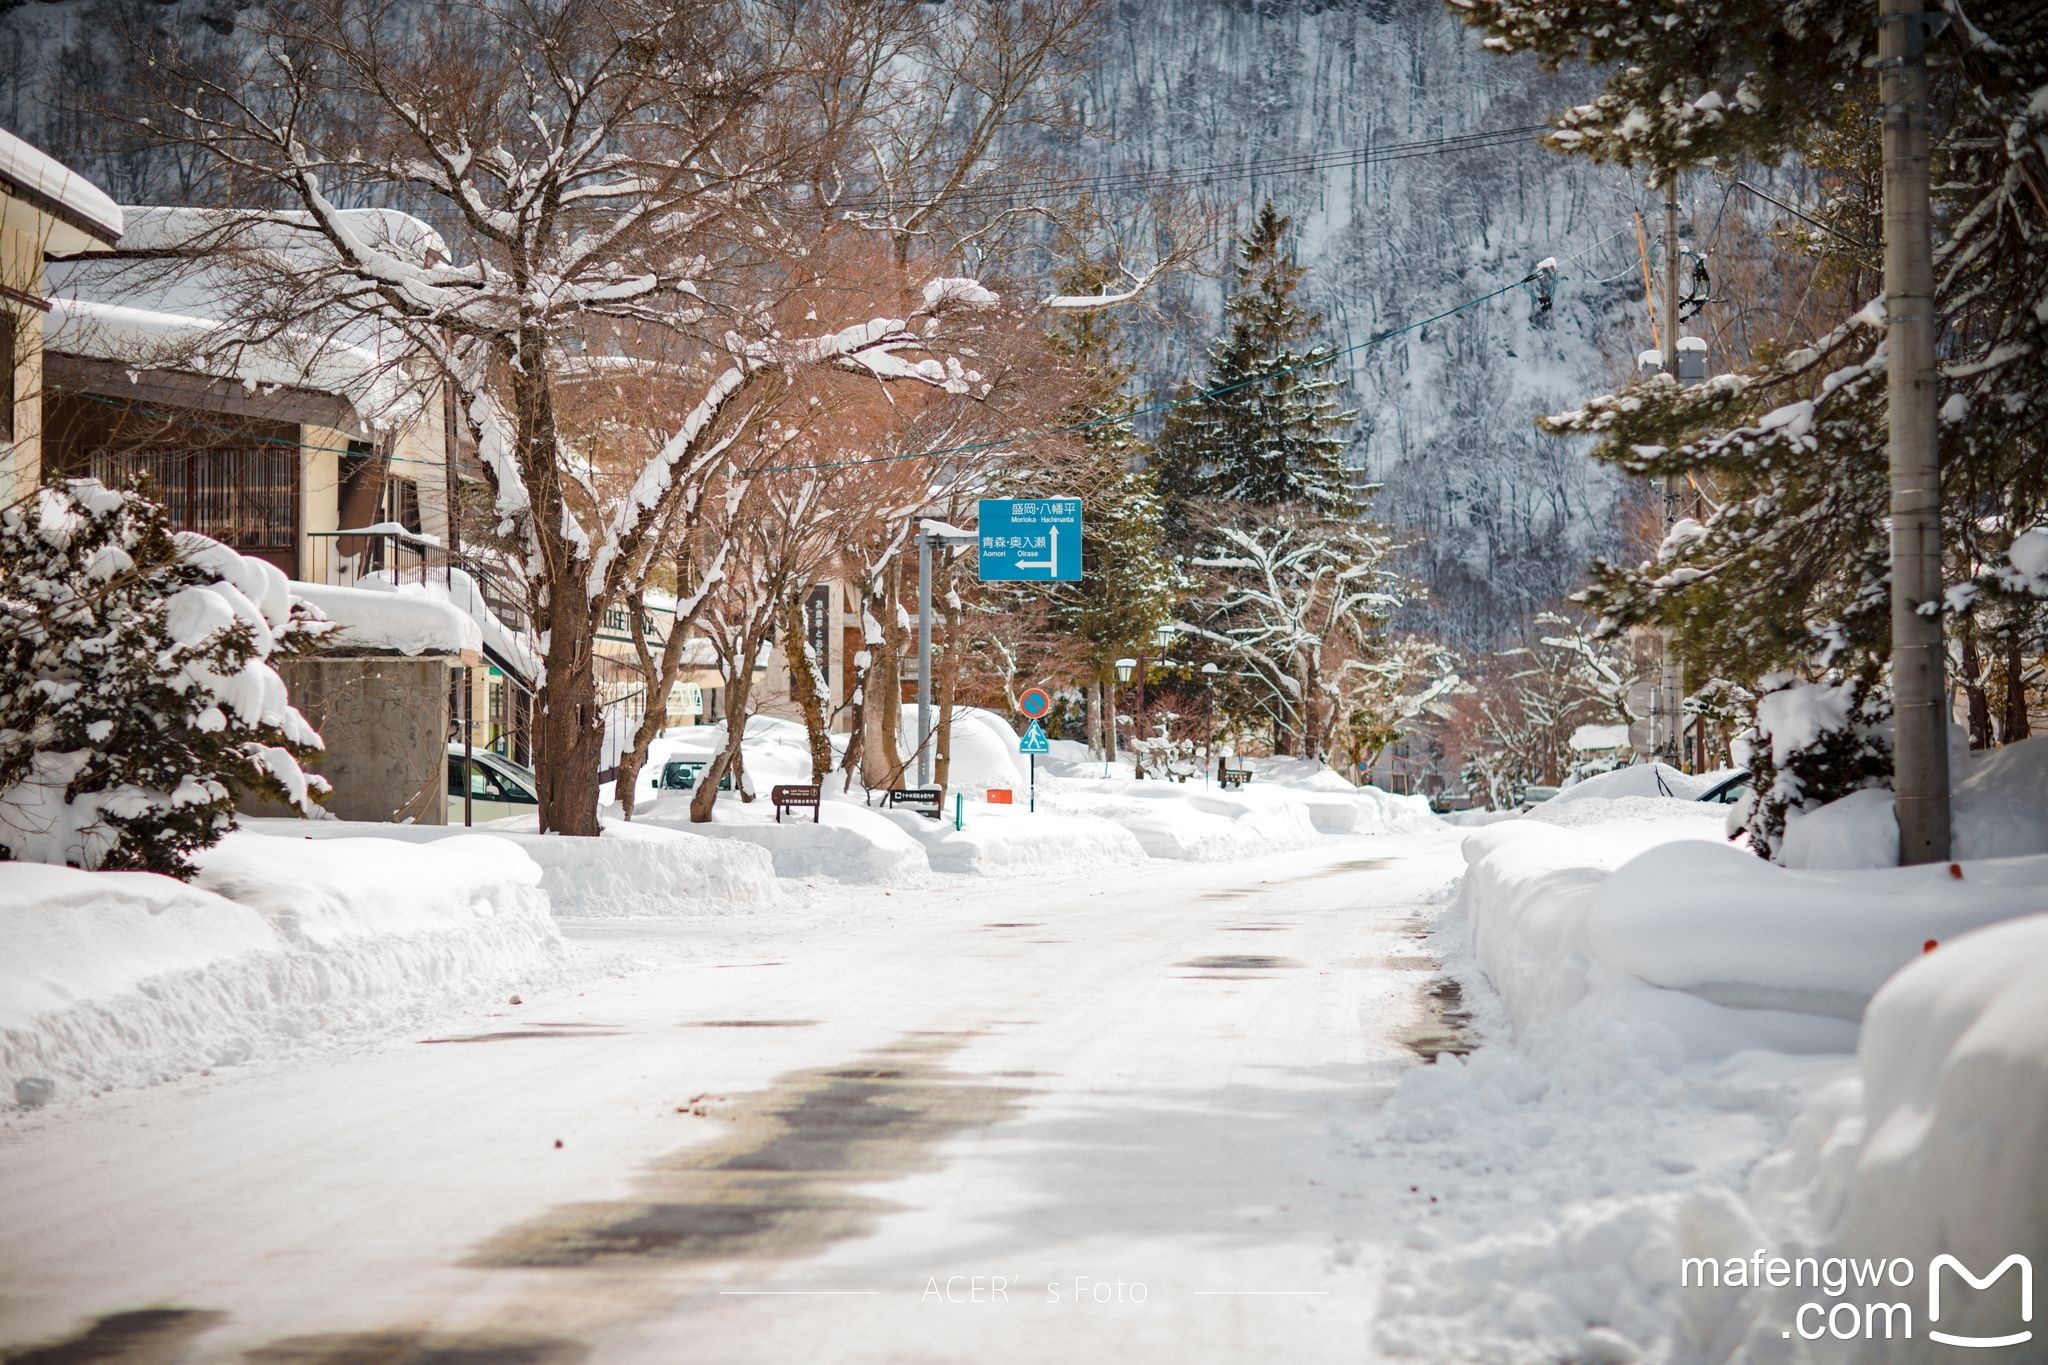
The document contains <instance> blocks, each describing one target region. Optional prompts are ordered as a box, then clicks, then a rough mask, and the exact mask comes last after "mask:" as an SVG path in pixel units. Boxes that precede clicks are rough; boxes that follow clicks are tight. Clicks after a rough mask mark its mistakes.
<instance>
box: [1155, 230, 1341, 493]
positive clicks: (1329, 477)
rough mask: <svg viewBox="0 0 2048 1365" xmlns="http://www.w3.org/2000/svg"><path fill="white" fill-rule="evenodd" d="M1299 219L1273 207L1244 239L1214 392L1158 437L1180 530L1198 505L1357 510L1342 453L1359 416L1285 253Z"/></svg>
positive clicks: (1177, 415)
mask: <svg viewBox="0 0 2048 1365" xmlns="http://www.w3.org/2000/svg"><path fill="white" fill-rule="evenodd" d="M1292 224H1293V220H1292V219H1290V218H1287V217H1285V216H1284V215H1282V214H1281V213H1280V212H1279V210H1277V209H1276V208H1274V207H1273V205H1272V203H1271V202H1270V201H1268V203H1267V204H1266V206H1265V207H1264V208H1263V209H1261V210H1260V212H1259V216H1258V219H1257V220H1256V221H1255V222H1254V223H1253V224H1252V226H1251V228H1250V230H1249V231H1247V232H1246V233H1245V234H1244V235H1243V236H1242V237H1240V238H1239V239H1238V262H1237V276H1236V288H1235V291H1234V292H1233V294H1232V295H1231V298H1230V300H1229V301H1228V302H1227V303H1225V304H1224V307H1223V312H1224V317H1225V319H1226V320H1227V323H1228V327H1227V329H1226V331H1225V332H1224V335H1223V336H1222V337H1220V338H1218V339H1217V341H1216V342H1215V344H1214V345H1213V346H1211V347H1210V350H1209V373H1208V376H1207V378H1206V379H1205V380H1204V381H1203V384H1202V388H1201V390H1200V391H1201V392H1202V393H1205V394H1208V395H1210V396H1208V397H1205V398H1202V399H1200V400H1199V401H1195V402H1186V403H1183V404H1181V405H1180V406H1178V407H1175V408H1174V409H1172V411H1171V412H1170V413H1169V414H1168V417H1167V420H1166V426H1165V429H1164V430H1163V431H1162V432H1161V433H1160V438H1159V459H1158V462H1157V465H1156V470H1157V479H1158V485H1159V491H1160V494H1161V496H1162V497H1164V498H1165V499H1166V500H1167V503H1168V509H1169V519H1170V520H1171V522H1172V524H1173V529H1174V531H1175V532H1176V533H1179V532H1181V531H1183V530H1184V528H1185V526H1186V524H1187V516H1188V513H1187V509H1188V506H1189V504H1190V503H1192V502H1194V501H1196V500H1198V499H1212V500H1217V501H1228V502H1238V503H1248V504H1251V505H1253V506H1258V507H1278V506H1281V505H1282V504H1287V503H1300V504H1304V505H1306V506H1308V507H1310V508H1313V509H1314V510H1315V511H1316V512H1318V513H1322V514H1325V515H1340V516H1341V515H1344V514H1346V513H1348V512H1351V511H1352V510H1354V508H1353V505H1352V501H1353V500H1352V496H1351V492H1350V488H1349V482H1348V479H1347V476H1346V471H1345V468H1344V453H1345V451H1346V449H1347V448H1348V447H1349V444H1350V442H1349V439H1348V433H1349V431H1350V428H1351V425H1352V423H1353V421H1354V420H1356V418H1357V415H1358V414H1357V413H1356V412H1355V411H1349V410H1346V409H1345V408H1344V407H1343V406H1342V404H1341V403H1340V401H1339V398H1338V390H1339V389H1340V388H1341V387H1342V386H1343V382H1344V381H1343V380H1342V379H1341V378H1340V377H1338V375H1337V373H1336V355H1335V353H1334V352H1333V351H1332V350H1331V349H1330V348H1329V347H1328V346H1326V345H1318V344H1314V343H1313V338H1314V337H1315V334H1316V333H1317V332H1318V331H1319V330H1320V329H1321V327H1322V325H1323V319H1322V317H1321V315H1320V314H1317V313H1314V312H1311V311H1309V310H1307V309H1305V308H1304V307H1303V306H1302V305H1301V303H1300V301H1299V300H1297V299H1296V297H1295V293H1296V291H1297V290H1298V289H1299V288H1300V287H1301V281H1302V277H1303V276H1304V275H1305V274H1306V273H1307V271H1306V270H1305V269H1304V268H1303V267H1302V266H1299V265H1297V264H1295V262H1294V260H1293V258H1292V256H1291V255H1290V254H1289V252H1288V251H1287V249H1286V238H1287V232H1288V229H1289V228H1290V227H1291V226H1292ZM1267 376H1271V377H1270V378H1268V377H1267Z"/></svg>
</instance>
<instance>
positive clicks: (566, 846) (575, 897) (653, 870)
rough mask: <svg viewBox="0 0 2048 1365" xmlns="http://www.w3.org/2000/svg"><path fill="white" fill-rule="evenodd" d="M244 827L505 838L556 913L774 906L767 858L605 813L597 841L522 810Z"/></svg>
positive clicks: (315, 833) (341, 835)
mask: <svg viewBox="0 0 2048 1365" xmlns="http://www.w3.org/2000/svg"><path fill="white" fill-rule="evenodd" d="M242 823H243V826H244V828H251V829H257V830H260V831H262V832H264V833H269V834H278V835H285V836H288V837H290V836H310V837H313V838H316V839H363V838H374V839H400V840H403V841H405V842H406V843H412V844H431V843H439V842H441V841H443V840H447V839H451V838H462V837H480V838H491V839H502V840H505V841H506V842H508V843H511V844H514V845H516V846H517V847H519V848H520V849H522V850H523V851H524V852H525V854H526V856H527V857H529V858H531V859H532V860H533V861H534V862H535V863H536V864H538V865H539V867H540V872H541V879H540V889H541V890H542V891H543V892H545V893H546V895H547V899H548V908H549V910H550V911H551V912H552V913H553V914H554V916H555V918H557V919H590V918H612V917H619V916H640V917H667V916H680V915H722V914H731V913H734V912H736V911H738V912H743V911H747V910H752V909H756V908H759V907H763V906H770V905H775V904H777V903H778V902H780V901H781V899H782V887H781V886H780V884H779V883H778V882H777V881H776V879H775V868H774V865H773V863H772V862H771V861H770V859H769V857H768V855H767V854H766V853H764V852H762V851H761V850H759V849H756V848H750V847H748V846H747V845H745V844H739V843H733V842H730V841H727V840H721V839H715V838H709V837H706V836H705V835H704V834H703V833H701V832H700V831H701V828H702V827H701V826H699V827H693V828H691V829H688V830H684V829H677V828H675V827H673V826H668V825H655V824H645V823H629V822H627V821H624V820H615V819H606V820H605V821H604V833H603V835H601V836H600V837H598V838H595V839H571V838H567V837H564V836H562V835H555V834H541V833H538V832H537V830H538V824H539V822H538V820H537V819H536V817H533V816H525V817H521V818H519V819H514V820H501V821H497V822H495V823H492V824H488V825H480V826H477V827H475V828H474V829H469V830H465V829H464V828H462V827H461V826H459V825H382V824H369V823H364V822H359V821H347V820H321V821H314V822H304V823H302V822H299V821H295V820H244V821H243V822H242Z"/></svg>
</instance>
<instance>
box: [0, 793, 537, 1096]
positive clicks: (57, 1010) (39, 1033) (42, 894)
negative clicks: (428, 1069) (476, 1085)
mask: <svg viewBox="0 0 2048 1365" xmlns="http://www.w3.org/2000/svg"><path fill="white" fill-rule="evenodd" d="M280 823H289V822H280ZM371 844H374V845H375V846H374V847H367V846H366V845H371ZM199 863H200V868H201V871H200V876H199V879H198V881H197V883H196V884H195V885H192V886H185V885H182V884H180V883H178V882H176V881H173V880H171V879H169V878H166V877H157V876H152V875H148V874H142V873H100V872H81V871H77V870H75V869H70V868H59V867H23V866H11V867H10V868H9V869H8V872H7V875H6V876H5V877H4V878H0V1102H5V1101H6V1100H8V1099H9V1098H10V1097H12V1098H16V1099H29V1100H35V1099H40V1098H41V1097H42V1090H43V1087H42V1085H41V1082H44V1081H49V1082H54V1087H55V1092H56V1093H57V1094H58V1095H59V1096H63V1095H67V1094H82V1093H93V1092H97V1091H100V1090H104V1089H109V1088H113V1087H117V1086H130V1085H144V1084H154V1083H156V1082H158V1081H161V1080H167V1079H170V1078H172V1077H175V1076H178V1075H182V1074H185V1073H188V1072H191V1071H195V1070H201V1069H204V1068H207V1067H217V1066H228V1065H232V1064H234V1063H237V1062H240V1061H243V1060H245V1059H247V1058H249V1057H252V1056H256V1055H260V1054H263V1053H267V1052H274V1051H279V1050H285V1049H289V1048H292V1047H297V1046H304V1045H308V1044H312V1043H316V1042H319V1041H323V1040H331V1039H333V1038H335V1037H339V1036H348V1035H361V1034H368V1033H373V1032H381V1031H385V1030H388V1029H389V1028H390V1027H392V1025H393V1023H394V1021H399V1022H404V1021H410V1020H415V1019H422V1018H428V1017H433V1016H436V1015H439V1014H442V1013H445V1012H446V1011H447V1010H448V1009H449V1008H450V1007H451V1006H453V1005H456V1004H458V1003H460V1002H464V1001H469V1000H481V999H484V998H488V997H491V996H495V995H498V994H500V993H501V992H503V991H505V990H506V989H508V988H516V987H518V986H521V985H524V984H528V983H531V982H532V981H534V980H536V979H540V978H544V977H546V976H549V975H552V974H553V973H554V972H555V971H556V970H557V969H558V967H559V964H560V961H561V958H562V954H563V948H562V943H561V940H560V938H559V936H558V935H557V934H556V932H555V928H554V924H553V922H552V921H551V920H550V919H549V918H548V914H547V905H546V899H545V897H544V896H543V895H542V893H541V891H540V889H539V882H540V870H539V869H538V868H537V867H535V866H534V864H533V862H532V860H530V859H528V858H526V857H525V856H523V855H521V854H518V853H516V852H513V851H511V850H508V849H507V848H506V847H505V846H504V844H503V842H502V841H498V840H490V839H482V838H470V839H458V840H447V841H444V842H442V843H439V844H437V845H434V846H432V847H415V846H413V845H410V844H405V843H401V842H399V841H396V840H389V839H383V840H366V841H361V842H352V843H349V844H339V843H337V844H322V843H318V842H314V841H310V840H307V839H304V838H281V837H274V836H270V835H265V834H258V833H254V832H247V831H237V832H236V833H233V834H230V835H229V836H228V837H227V838H226V839H225V840H223V841H222V842H221V844H219V845H218V846H217V847H215V848H213V849H211V850H209V851H208V852H207V853H205V854H204V855H202V856H201V857H200V859H199Z"/></svg>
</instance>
